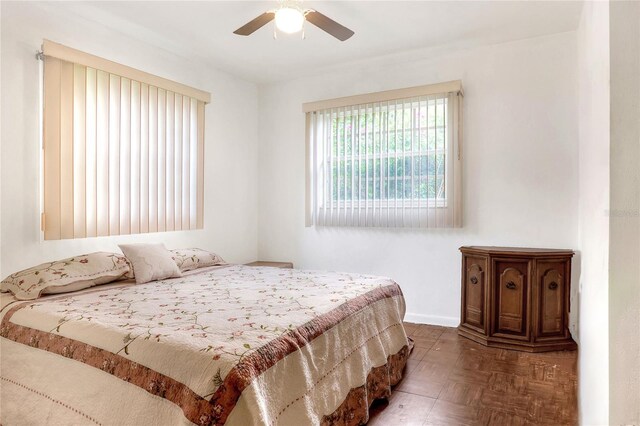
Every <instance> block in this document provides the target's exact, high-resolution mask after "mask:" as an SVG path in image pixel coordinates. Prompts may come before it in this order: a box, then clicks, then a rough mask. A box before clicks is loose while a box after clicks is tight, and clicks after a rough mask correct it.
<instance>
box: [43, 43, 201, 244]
mask: <svg viewBox="0 0 640 426" xmlns="http://www.w3.org/2000/svg"><path fill="white" fill-rule="evenodd" d="M43 56H44V97H43V100H44V113H43V117H44V123H43V150H44V151H43V164H44V174H43V182H44V214H43V230H44V238H45V239H46V240H57V239H65V238H84V237H95V236H104V235H121V234H137V233H145V232H162V231H174V230H187V229H198V228H202V227H203V200H204V167H203V166H204V106H205V104H206V103H207V102H209V99H210V95H209V94H208V93H206V92H202V91H200V90H197V89H193V88H191V87H188V86H184V85H182V84H179V83H176V82H173V81H170V80H166V79H163V78H160V77H157V76H153V75H151V74H147V73H144V72H142V71H138V70H135V69H133V68H129V67H126V66H124V65H120V64H116V63H114V62H111V61H107V60H105V59H102V58H98V57H95V56H92V55H89V54H86V53H83V52H79V51H77V50H74V49H70V48H68V47H65V46H62V45H59V44H56V43H52V42H50V41H47V40H45V42H44V44H43Z"/></svg>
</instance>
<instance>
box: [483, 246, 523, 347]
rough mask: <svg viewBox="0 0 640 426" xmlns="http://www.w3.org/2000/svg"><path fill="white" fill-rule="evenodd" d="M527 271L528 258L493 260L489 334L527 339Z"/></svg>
mask: <svg viewBox="0 0 640 426" xmlns="http://www.w3.org/2000/svg"><path fill="white" fill-rule="evenodd" d="M530 270H531V262H530V261H528V260H512V259H495V260H494V266H493V271H494V273H493V280H492V281H493V282H492V284H493V297H494V304H493V309H494V313H493V315H494V316H493V319H494V321H493V327H492V328H493V333H492V334H494V335H500V334H504V335H507V336H508V337H509V338H514V337H519V336H521V337H522V339H523V340H528V339H529V327H528V324H527V318H528V316H527V310H528V292H529V275H530Z"/></svg>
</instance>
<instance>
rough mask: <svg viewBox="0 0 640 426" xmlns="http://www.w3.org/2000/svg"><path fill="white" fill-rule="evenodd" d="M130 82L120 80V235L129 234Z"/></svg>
mask: <svg viewBox="0 0 640 426" xmlns="http://www.w3.org/2000/svg"><path fill="white" fill-rule="evenodd" d="M130 189H131V80H129V79H128V78H122V79H121V80H120V190H119V192H120V194H119V195H120V200H119V203H120V233H121V234H129V233H130V232H131V192H130Z"/></svg>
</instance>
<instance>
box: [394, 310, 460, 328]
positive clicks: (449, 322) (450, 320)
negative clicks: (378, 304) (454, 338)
mask: <svg viewBox="0 0 640 426" xmlns="http://www.w3.org/2000/svg"><path fill="white" fill-rule="evenodd" d="M404 320H405V321H406V322H413V323H416V324H431V325H442V326H445V327H457V326H458V325H460V318H458V317H441V316H438V315H423V314H412V313H406V314H405V316H404Z"/></svg>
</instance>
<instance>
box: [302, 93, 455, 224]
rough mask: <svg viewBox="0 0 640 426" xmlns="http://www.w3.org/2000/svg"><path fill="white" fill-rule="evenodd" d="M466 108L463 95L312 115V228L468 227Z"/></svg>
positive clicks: (309, 133) (343, 108) (309, 131)
mask: <svg viewBox="0 0 640 426" xmlns="http://www.w3.org/2000/svg"><path fill="white" fill-rule="evenodd" d="M373 98H375V97H373ZM460 100H461V94H460V93H459V92H449V93H440V94H431V95H425V96H415V97H410V98H403V99H395V100H386V101H377V102H371V103H364V104H358V105H345V103H346V102H344V101H343V100H342V99H341V100H340V102H338V103H336V105H338V106H337V107H332V108H326V109H322V110H318V111H311V112H308V113H307V142H308V165H309V166H308V167H309V170H308V192H309V193H310V194H311V195H310V196H308V197H307V202H308V218H307V224H308V225H311V224H313V225H317V226H365V227H411V228H446V227H458V226H461V217H462V214H461V193H460V177H461V176H460V152H459V129H458V124H459V117H458V114H459V105H460ZM317 104H318V105H322V104H323V102H318V103H317Z"/></svg>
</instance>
